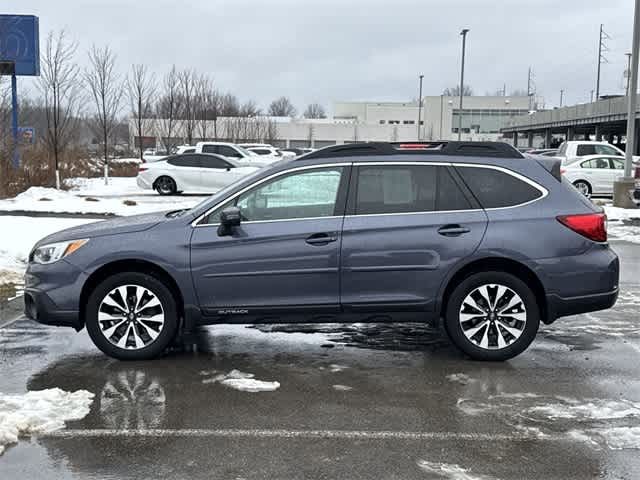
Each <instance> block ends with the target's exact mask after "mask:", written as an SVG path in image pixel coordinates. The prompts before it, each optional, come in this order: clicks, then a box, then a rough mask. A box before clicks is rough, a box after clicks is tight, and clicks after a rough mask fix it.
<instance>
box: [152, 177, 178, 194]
mask: <svg viewBox="0 0 640 480" xmlns="http://www.w3.org/2000/svg"><path fill="white" fill-rule="evenodd" d="M154 187H155V189H156V191H157V192H158V193H159V194H160V195H175V194H176V192H177V190H178V188H177V187H176V182H175V180H174V179H173V178H171V177H167V176H162V177H160V178H158V179H157V180H156V182H155V184H154Z"/></svg>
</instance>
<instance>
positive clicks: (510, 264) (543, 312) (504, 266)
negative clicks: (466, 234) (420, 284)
mask: <svg viewBox="0 0 640 480" xmlns="http://www.w3.org/2000/svg"><path fill="white" fill-rule="evenodd" d="M483 271H484V272H486V271H497V272H506V273H510V274H511V275H514V276H515V277H517V278H519V279H520V280H522V281H523V282H525V283H526V284H527V285H528V286H529V287H531V290H532V291H533V293H534V295H535V298H536V303H537V304H538V308H539V309H540V318H541V320H542V322H543V323H550V322H549V318H548V317H549V310H548V306H547V297H546V291H545V288H544V285H543V284H542V282H541V281H540V278H539V277H538V275H536V273H535V272H534V271H533V270H531V268H529V267H528V266H527V265H525V264H524V263H521V262H518V261H517V260H512V259H510V258H504V257H486V258H480V259H476V260H473V261H471V262H469V263H467V264H465V265H463V266H461V267H460V268H458V270H457V271H456V272H455V273H454V274H453V275H452V276H451V278H449V280H448V281H447V282H446V287H445V288H444V291H443V293H442V295H441V296H440V302H439V305H438V309H437V312H438V316H439V317H440V318H441V317H443V316H444V313H445V312H446V310H447V303H448V302H449V298H450V297H451V294H452V292H453V290H454V288H455V287H456V286H457V285H459V284H460V282H462V280H464V279H465V278H467V277H468V276H470V275H473V274H474V273H478V272H483Z"/></svg>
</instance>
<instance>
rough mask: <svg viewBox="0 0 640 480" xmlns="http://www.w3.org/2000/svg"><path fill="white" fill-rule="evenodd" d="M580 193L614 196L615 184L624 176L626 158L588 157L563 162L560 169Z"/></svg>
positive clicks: (611, 156)
mask: <svg viewBox="0 0 640 480" xmlns="http://www.w3.org/2000/svg"><path fill="white" fill-rule="evenodd" d="M560 171H561V172H562V174H563V175H564V176H565V178H566V179H567V180H569V181H570V182H571V183H572V184H573V186H574V187H576V188H577V189H578V191H579V192H580V193H582V194H583V195H585V196H587V197H589V196H591V195H612V194H613V182H614V181H615V180H617V179H618V178H620V177H623V176H624V157H620V156H613V155H588V156H585V157H578V158H572V159H567V160H563V164H562V167H561V169H560Z"/></svg>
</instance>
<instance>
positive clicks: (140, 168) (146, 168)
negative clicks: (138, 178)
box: [138, 167, 149, 172]
mask: <svg viewBox="0 0 640 480" xmlns="http://www.w3.org/2000/svg"><path fill="white" fill-rule="evenodd" d="M147 170H149V167H138V172H146V171H147Z"/></svg>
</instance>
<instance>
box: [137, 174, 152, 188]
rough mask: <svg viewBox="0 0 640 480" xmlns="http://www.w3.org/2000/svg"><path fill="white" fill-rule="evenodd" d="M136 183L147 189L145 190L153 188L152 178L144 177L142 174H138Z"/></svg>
mask: <svg viewBox="0 0 640 480" xmlns="http://www.w3.org/2000/svg"><path fill="white" fill-rule="evenodd" d="M136 183H137V184H138V186H139V187H140V188H142V189H145V190H152V189H153V184H152V183H151V180H149V179H147V178H145V177H143V176H142V175H138V176H137V177H136Z"/></svg>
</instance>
